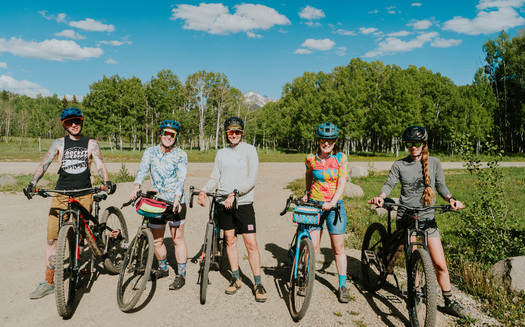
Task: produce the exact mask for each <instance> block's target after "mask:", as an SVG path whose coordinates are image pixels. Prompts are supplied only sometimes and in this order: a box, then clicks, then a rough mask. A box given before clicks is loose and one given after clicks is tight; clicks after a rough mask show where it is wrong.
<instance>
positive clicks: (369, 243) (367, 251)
mask: <svg viewBox="0 0 525 327" xmlns="http://www.w3.org/2000/svg"><path fill="white" fill-rule="evenodd" d="M387 241H388V236H387V232H386V229H385V227H384V226H383V225H382V224H380V223H373V224H372V225H370V227H368V229H367V230H366V233H365V237H364V238H363V246H362V248H361V276H362V278H363V284H364V285H365V287H366V289H367V290H368V291H370V292H375V291H377V290H378V289H379V288H381V285H383V283H384V281H385V280H386V269H385V262H384V259H385V258H386V253H385V251H386V250H387Z"/></svg>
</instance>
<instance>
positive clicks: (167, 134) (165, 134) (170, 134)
mask: <svg viewBox="0 0 525 327" xmlns="http://www.w3.org/2000/svg"><path fill="white" fill-rule="evenodd" d="M160 135H162V136H170V137H171V138H176V137H177V133H174V132H170V131H167V130H164V129H163V130H161V131H160Z"/></svg>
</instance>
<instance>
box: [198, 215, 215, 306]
mask: <svg viewBox="0 0 525 327" xmlns="http://www.w3.org/2000/svg"><path fill="white" fill-rule="evenodd" d="M214 232H215V228H214V226H213V224H207V225H206V238H205V240H204V260H202V261H201V278H200V280H201V289H200V300H201V304H204V303H206V292H207V290H208V282H209V279H208V274H209V272H210V265H211V248H212V246H213V242H214V237H213V235H214V234H215V233H214Z"/></svg>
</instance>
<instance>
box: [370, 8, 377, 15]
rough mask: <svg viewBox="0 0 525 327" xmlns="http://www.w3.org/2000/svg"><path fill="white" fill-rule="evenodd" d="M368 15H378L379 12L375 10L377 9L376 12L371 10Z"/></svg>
mask: <svg viewBox="0 0 525 327" xmlns="http://www.w3.org/2000/svg"><path fill="white" fill-rule="evenodd" d="M368 13H369V14H377V13H379V10H377V9H376V10H371V11H369V12H368Z"/></svg>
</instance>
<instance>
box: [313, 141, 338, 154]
mask: <svg viewBox="0 0 525 327" xmlns="http://www.w3.org/2000/svg"><path fill="white" fill-rule="evenodd" d="M317 141H318V142H319V149H320V150H321V153H322V154H324V155H329V154H330V153H332V151H333V150H334V146H335V142H336V141H337V139H322V138H319V139H317Z"/></svg>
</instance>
